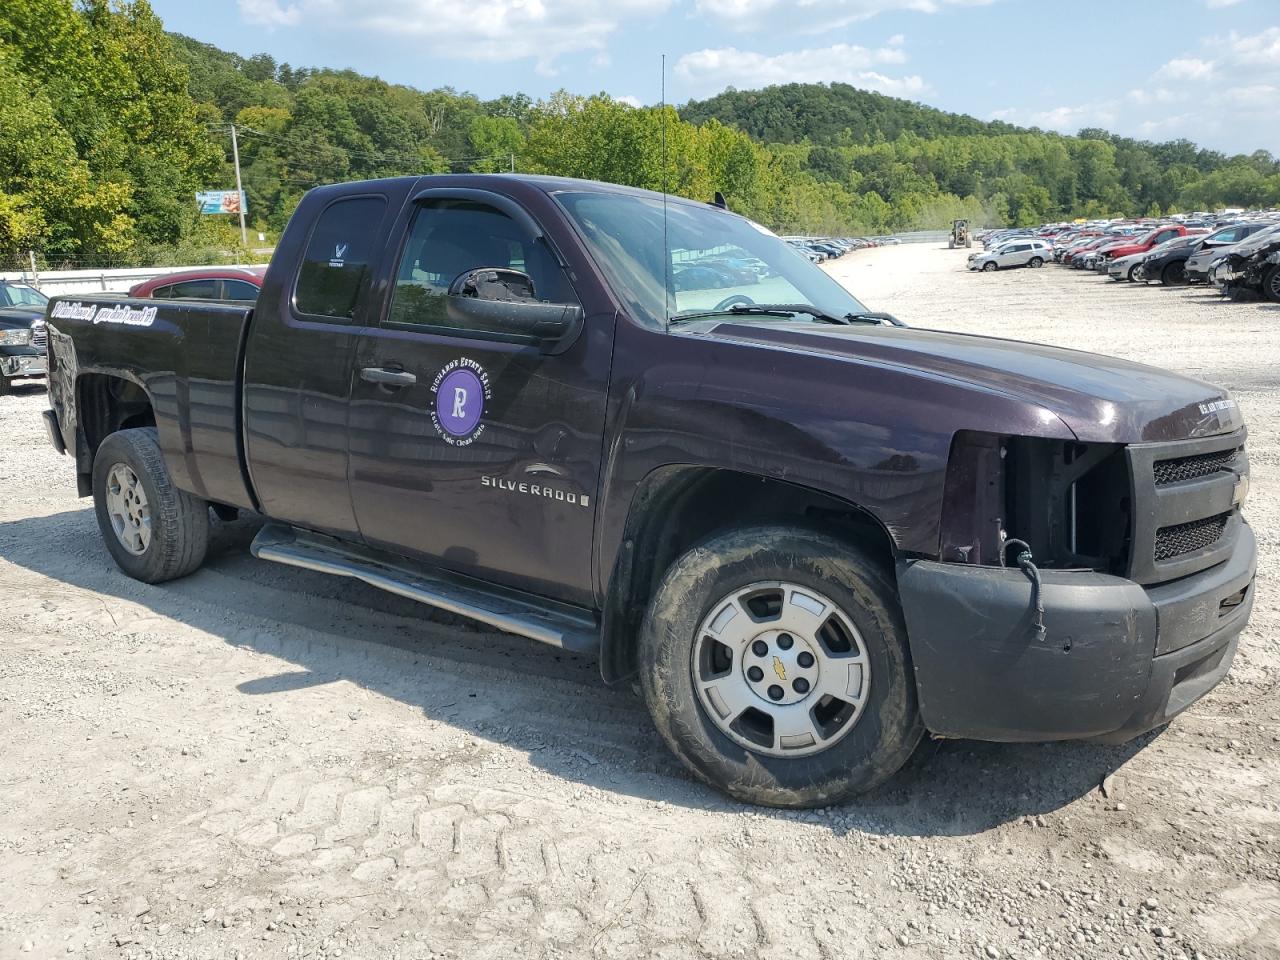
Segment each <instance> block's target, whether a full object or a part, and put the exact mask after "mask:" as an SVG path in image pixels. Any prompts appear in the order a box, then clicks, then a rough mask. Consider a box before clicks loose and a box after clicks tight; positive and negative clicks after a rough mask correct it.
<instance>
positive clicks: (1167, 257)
mask: <svg viewBox="0 0 1280 960" xmlns="http://www.w3.org/2000/svg"><path fill="white" fill-rule="evenodd" d="M1207 233H1208V231H1207V230H1205V229H1203V228H1194V229H1191V230H1189V231H1188V233H1187V235H1186V236H1185V237H1177V238H1175V239H1173V240H1167V241H1165V242H1164V243H1162V244H1160V246H1158V247H1155V248H1154V249H1152V250H1151V251H1150V252H1148V253H1145V254H1143V255H1142V259H1141V260H1140V261H1139V262H1140V264H1141V266H1140V272H1141V279H1143V280H1145V281H1148V282H1150V281H1152V280H1159V281H1160V282H1161V283H1162V284H1164V285H1165V286H1166V287H1171V286H1175V285H1177V284H1181V283H1186V282H1187V280H1186V266H1187V260H1188V259H1189V258H1190V256H1191V254H1192V252H1193V251H1194V250H1196V249H1198V247H1199V245H1200V243H1201V242H1202V241H1203V240H1204V239H1205V235H1206V234H1207Z"/></svg>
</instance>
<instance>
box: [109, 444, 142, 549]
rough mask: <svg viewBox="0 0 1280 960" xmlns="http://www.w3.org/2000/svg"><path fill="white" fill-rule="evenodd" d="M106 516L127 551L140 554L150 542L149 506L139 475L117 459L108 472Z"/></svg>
mask: <svg viewBox="0 0 1280 960" xmlns="http://www.w3.org/2000/svg"><path fill="white" fill-rule="evenodd" d="M106 501H107V516H108V517H109V518H110V519H111V528H112V529H113V530H115V532H116V537H118V538H119V540H120V543H121V544H122V545H123V546H124V548H125V549H126V550H128V551H129V552H130V553H132V554H135V555H138V556H141V555H142V554H144V553H146V551H147V547H148V546H150V544H151V507H150V505H149V504H148V503H147V492H146V491H145V490H144V489H143V488H142V483H141V482H140V481H139V480H138V475H137V474H136V473H134V472H133V470H132V469H131V468H130V467H129V465H128V464H125V463H117V464H115V465H114V466H113V467H112V468H111V469H110V471H108V473H107V497H106Z"/></svg>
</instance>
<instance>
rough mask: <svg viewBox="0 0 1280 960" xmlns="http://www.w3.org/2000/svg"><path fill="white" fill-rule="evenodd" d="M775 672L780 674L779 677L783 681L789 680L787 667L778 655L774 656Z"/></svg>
mask: <svg viewBox="0 0 1280 960" xmlns="http://www.w3.org/2000/svg"><path fill="white" fill-rule="evenodd" d="M773 672H774V673H776V674H777V675H778V679H779V680H781V681H782V682H783V683H786V682H787V668H786V667H784V666H783V665H782V660H781V659H779V658H778V657H774V658H773Z"/></svg>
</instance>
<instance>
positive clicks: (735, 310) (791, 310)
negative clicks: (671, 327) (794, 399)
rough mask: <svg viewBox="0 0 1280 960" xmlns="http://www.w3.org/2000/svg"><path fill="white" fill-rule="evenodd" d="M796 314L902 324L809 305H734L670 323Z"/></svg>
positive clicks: (872, 315) (867, 313)
mask: <svg viewBox="0 0 1280 960" xmlns="http://www.w3.org/2000/svg"><path fill="white" fill-rule="evenodd" d="M798 313H803V314H805V315H806V316H810V317H813V318H814V319H815V320H818V321H820V322H821V323H834V324H839V325H840V326H847V325H849V324H851V323H871V324H876V325H880V324H886V323H887V324H892V325H894V326H901V325H902V322H901V321H900V320H898V319H897V318H895V317H892V316H890V315H889V314H887V313H873V312H870V311H862V312H859V313H846V314H845V315H844V316H843V317H837V316H833V315H832V314H829V313H827V312H826V311H825V310H821V309H819V308H818V307H815V306H814V305H813V304H811V303H735V304H733V306H731V307H726V308H725V309H723V310H699V311H697V312H696V313H681V314H677V315H676V316H674V317H672V318H671V322H672V323H681V322H683V321H685V320H700V319H702V318H704V317H719V316H725V315H729V316H745V317H752V316H755V317H789V316H794V315H796V314H798Z"/></svg>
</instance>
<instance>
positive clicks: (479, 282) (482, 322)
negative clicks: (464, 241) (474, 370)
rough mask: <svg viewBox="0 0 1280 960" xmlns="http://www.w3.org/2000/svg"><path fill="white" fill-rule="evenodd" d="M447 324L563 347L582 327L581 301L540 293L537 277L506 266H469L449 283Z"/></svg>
mask: <svg viewBox="0 0 1280 960" xmlns="http://www.w3.org/2000/svg"><path fill="white" fill-rule="evenodd" d="M445 312H446V316H447V322H448V326H450V327H454V328H456V329H459V330H465V331H467V332H468V333H471V334H473V335H474V334H479V335H481V336H484V335H486V334H487V335H489V336H490V337H492V338H494V339H502V340H510V341H514V342H517V343H527V344H529V345H531V346H535V347H537V348H538V349H539V350H541V351H542V352H543V353H560V352H561V351H563V350H565V349H566V348H568V346H569V345H570V344H572V343H573V341H574V340H576V339H577V336H578V332H579V331H580V330H581V329H582V321H583V314H582V307H580V306H579V305H578V304H576V303H545V302H543V301H541V300H538V299H536V296H535V291H534V285H533V280H532V278H531V277H530V276H529V275H528V274H527V273H522V272H521V271H519V270H511V269H509V268H506V267H482V268H479V269H475V270H467V271H464V272H463V273H461V274H459V276H458V277H457V278H456V279H455V280H454V281H453V283H451V284H450V285H449V293H448V296H447V297H446V298H445Z"/></svg>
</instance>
